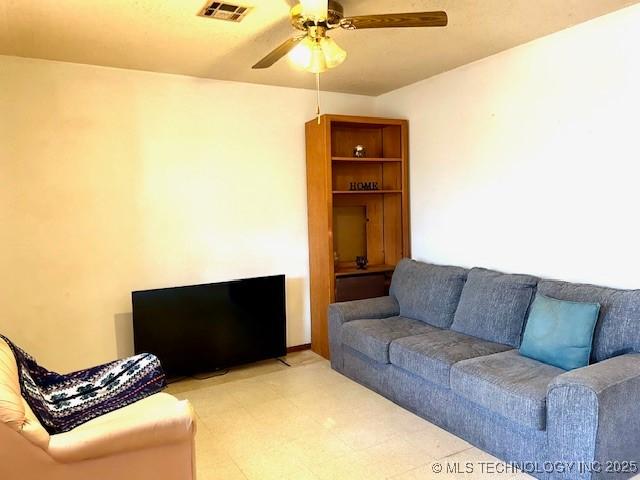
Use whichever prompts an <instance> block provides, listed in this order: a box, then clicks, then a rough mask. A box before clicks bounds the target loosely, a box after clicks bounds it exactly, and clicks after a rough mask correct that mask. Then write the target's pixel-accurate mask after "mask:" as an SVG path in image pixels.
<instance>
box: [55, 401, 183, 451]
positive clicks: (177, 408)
mask: <svg viewBox="0 0 640 480" xmlns="http://www.w3.org/2000/svg"><path fill="white" fill-rule="evenodd" d="M194 434H195V414H194V412H193V408H192V407H191V404H190V403H189V402H188V401H180V400H177V399H176V398H175V397H173V396H171V395H168V394H166V393H157V394H155V395H152V396H150V397H147V398H145V399H143V400H140V401H139V402H136V403H133V404H131V405H129V406H127V407H124V408H121V409H119V410H115V411H113V412H110V413H108V414H106V415H103V416H100V417H98V418H95V419H93V420H91V421H89V422H87V423H85V424H83V425H80V426H79V427H76V428H74V429H73V430H71V431H69V432H65V433H61V434H58V435H52V436H51V439H50V440H49V447H48V450H47V451H48V453H49V455H51V457H53V458H54V459H55V460H57V461H59V462H64V463H70V462H78V461H82V460H88V459H94V458H101V457H106V456H109V455H116V454H119V453H124V452H130V451H132V450H141V449H144V448H150V447H157V446H160V445H168V444H174V443H179V442H184V441H192V439H193V436H194Z"/></svg>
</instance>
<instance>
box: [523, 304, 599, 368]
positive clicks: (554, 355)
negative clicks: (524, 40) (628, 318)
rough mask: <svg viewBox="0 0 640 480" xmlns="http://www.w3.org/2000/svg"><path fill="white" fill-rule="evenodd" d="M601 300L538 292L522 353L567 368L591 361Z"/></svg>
mask: <svg viewBox="0 0 640 480" xmlns="http://www.w3.org/2000/svg"><path fill="white" fill-rule="evenodd" d="M599 311H600V304H598V303H585V302H571V301H568V300H558V299H555V298H551V297H547V296H546V295H542V294H541V293H540V292H538V293H537V294H536V298H535V299H534V300H533V304H532V305H531V310H530V312H529V318H528V319H527V326H526V327H525V329H524V334H523V336H522V344H521V345H520V354H521V355H525V356H527V357H529V358H533V359H535V360H539V361H541V362H543V363H546V364H549V365H553V366H555V367H560V368H562V369H564V370H573V369H575V368H581V367H586V366H587V365H589V356H590V355H591V344H592V343H593V330H594V328H595V326H596V320H597V319H598V312H599Z"/></svg>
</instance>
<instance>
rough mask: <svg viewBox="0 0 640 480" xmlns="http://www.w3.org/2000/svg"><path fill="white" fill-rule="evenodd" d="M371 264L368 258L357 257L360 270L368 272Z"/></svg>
mask: <svg viewBox="0 0 640 480" xmlns="http://www.w3.org/2000/svg"><path fill="white" fill-rule="evenodd" d="M368 264H369V262H368V260H367V257H364V256H363V257H356V265H357V266H358V268H359V269H360V270H366V269H367V265H368Z"/></svg>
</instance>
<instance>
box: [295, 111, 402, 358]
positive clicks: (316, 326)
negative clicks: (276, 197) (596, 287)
mask: <svg viewBox="0 0 640 480" xmlns="http://www.w3.org/2000/svg"><path fill="white" fill-rule="evenodd" d="M356 145H363V146H364V147H365V156H364V157H355V156H354V155H353V152H354V147H355V146H356ZM306 149H307V201H308V223H309V268H310V288H311V348H312V349H313V350H314V351H315V352H317V353H319V354H320V355H322V356H324V357H326V358H329V343H328V331H327V324H328V321H327V320H328V319H327V308H328V306H329V304H330V303H333V302H334V301H337V300H339V301H344V300H356V299H360V298H368V297H371V296H378V295H385V294H386V293H387V292H388V286H389V282H390V278H391V274H392V273H393V270H394V268H395V265H396V264H397V263H398V261H399V260H400V259H401V258H403V257H408V256H410V255H411V253H410V250H409V190H408V186H409V182H408V125H407V122H406V120H396V119H388V118H376V117H354V116H345V115H323V116H321V117H320V123H319V124H318V121H317V119H313V120H311V121H309V122H307V124H306ZM369 182H375V183H376V184H377V187H378V190H373V189H371V190H352V188H353V185H352V184H353V183H369ZM334 255H337V258H335V256H334ZM356 256H366V257H367V258H368V261H369V265H368V267H367V268H366V269H365V270H361V269H358V268H357V267H356V263H355V257H356Z"/></svg>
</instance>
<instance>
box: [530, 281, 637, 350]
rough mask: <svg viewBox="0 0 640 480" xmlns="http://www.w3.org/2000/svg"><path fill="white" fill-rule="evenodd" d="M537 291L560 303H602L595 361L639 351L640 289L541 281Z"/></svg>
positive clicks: (594, 342)
mask: <svg viewBox="0 0 640 480" xmlns="http://www.w3.org/2000/svg"><path fill="white" fill-rule="evenodd" d="M538 291H540V293H542V294H543V295H547V296H549V297H553V298H557V299H560V300H570V301H572V302H592V303H599V304H600V316H599V317H598V322H597V323H596V331H595V334H594V337H593V348H592V350H591V361H592V362H600V361H602V360H606V359H607V358H611V357H615V356H617V355H622V354H625V353H629V352H640V290H617V289H615V288H607V287H598V286H595V285H585V284H578V283H569V282H560V281H555V280H541V281H540V283H539V284H538Z"/></svg>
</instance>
